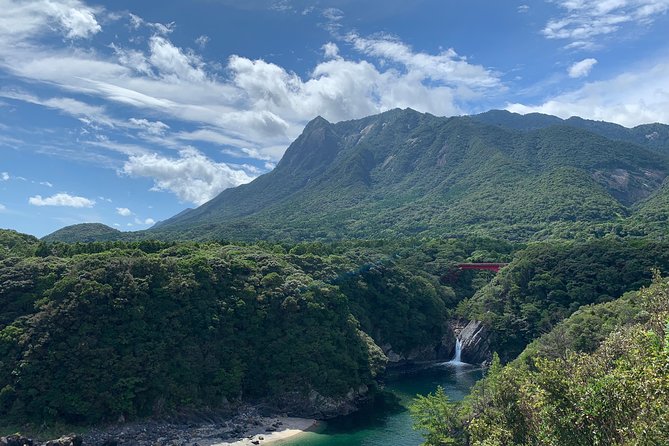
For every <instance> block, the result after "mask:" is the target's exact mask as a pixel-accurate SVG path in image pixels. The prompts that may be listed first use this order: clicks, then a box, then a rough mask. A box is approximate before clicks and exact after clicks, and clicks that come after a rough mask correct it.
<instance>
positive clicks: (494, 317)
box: [458, 239, 669, 361]
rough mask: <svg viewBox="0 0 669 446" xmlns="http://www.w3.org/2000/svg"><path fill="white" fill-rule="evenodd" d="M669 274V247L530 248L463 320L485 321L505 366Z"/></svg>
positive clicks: (594, 243)
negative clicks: (575, 317)
mask: <svg viewBox="0 0 669 446" xmlns="http://www.w3.org/2000/svg"><path fill="white" fill-rule="evenodd" d="M654 268H659V269H660V270H661V271H662V272H664V273H665V274H666V273H668V272H669V242H659V241H651V240H617V239H603V240H591V241H588V242H585V243H574V242H554V243H538V244H533V245H530V246H528V247H527V248H526V249H525V250H523V251H520V252H518V253H517V254H516V257H515V259H514V260H513V262H511V264H510V265H509V266H508V267H507V268H504V269H503V270H502V271H500V273H499V274H498V275H497V276H496V277H495V278H494V279H493V280H492V281H491V282H490V283H489V284H487V285H486V286H485V287H483V288H482V289H480V290H479V291H478V292H477V293H475V294H474V295H473V296H472V297H471V298H469V299H466V300H465V301H463V302H461V303H460V305H459V308H458V314H459V315H460V317H462V318H463V319H466V320H480V321H483V322H484V324H485V325H486V327H487V328H488V329H489V330H490V332H491V349H492V350H493V351H496V352H498V353H499V355H500V356H501V357H502V359H503V360H505V361H508V360H511V359H513V358H515V357H516V356H517V355H518V354H519V353H520V352H521V351H522V350H523V348H524V347H525V346H526V345H527V344H529V343H530V342H531V341H533V340H534V339H536V338H537V337H539V336H540V335H541V334H543V333H546V332H548V331H550V330H551V329H552V328H553V327H554V326H555V325H556V324H557V323H558V322H560V321H561V320H562V319H564V318H566V317H568V316H569V315H571V314H572V313H574V312H575V311H577V310H578V309H579V308H580V307H581V306H583V305H591V304H598V303H603V302H608V301H611V300H613V299H615V298H617V297H618V296H621V295H622V294H623V293H625V292H627V291H631V290H635V289H638V288H640V287H641V286H644V285H648V284H649V283H650V280H651V278H652V270H653V269H654Z"/></svg>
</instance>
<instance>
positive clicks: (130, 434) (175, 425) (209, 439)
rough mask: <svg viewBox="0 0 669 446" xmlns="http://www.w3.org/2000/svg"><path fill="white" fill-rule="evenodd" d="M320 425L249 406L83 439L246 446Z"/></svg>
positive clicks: (118, 444) (144, 445)
mask: <svg viewBox="0 0 669 446" xmlns="http://www.w3.org/2000/svg"><path fill="white" fill-rule="evenodd" d="M317 425H318V421H317V420H314V419H308V418H297V417H287V416H276V417H268V416H263V415H260V414H259V413H258V410H257V409H256V408H254V407H249V408H246V409H245V410H242V411H240V412H238V413H237V414H236V415H234V416H233V417H229V418H227V419H216V418H210V419H208V420H207V419H200V420H197V421H190V422H185V421H184V422H167V421H144V422H141V423H127V424H121V425H116V426H109V427H106V428H98V429H94V430H92V431H90V432H88V433H86V434H85V435H83V440H84V445H85V446H102V445H105V446H108V445H114V446H245V445H260V444H271V443H273V442H276V441H278V440H282V439H285V438H289V437H292V436H294V435H297V434H300V433H302V432H306V431H308V430H310V429H314V428H316V426H317Z"/></svg>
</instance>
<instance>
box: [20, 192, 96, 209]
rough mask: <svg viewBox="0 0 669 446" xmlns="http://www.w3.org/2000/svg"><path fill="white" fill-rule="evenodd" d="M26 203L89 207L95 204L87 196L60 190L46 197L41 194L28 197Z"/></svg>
mask: <svg viewBox="0 0 669 446" xmlns="http://www.w3.org/2000/svg"><path fill="white" fill-rule="evenodd" d="M28 203H30V204H32V205H33V206H65V207H73V208H90V207H93V206H94V205H95V200H90V199H88V198H84V197H79V196H76V195H70V194H68V193H65V192H61V193H58V194H55V195H52V196H50V197H46V198H42V196H41V195H35V196H34V197H30V198H29V199H28Z"/></svg>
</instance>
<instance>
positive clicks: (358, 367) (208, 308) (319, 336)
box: [0, 231, 514, 423]
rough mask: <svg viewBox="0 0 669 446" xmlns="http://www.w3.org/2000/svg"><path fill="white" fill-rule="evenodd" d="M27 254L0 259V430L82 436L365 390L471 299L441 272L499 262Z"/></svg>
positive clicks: (182, 246)
mask: <svg viewBox="0 0 669 446" xmlns="http://www.w3.org/2000/svg"><path fill="white" fill-rule="evenodd" d="M0 235H5V236H6V237H7V238H11V239H15V238H16V237H17V236H16V235H15V234H14V233H9V234H4V233H3V232H1V231H0ZM19 238H21V237H19ZM29 240H31V244H29V245H24V244H14V245H13V246H14V247H13V248H12V250H11V251H8V255H7V256H6V257H5V258H0V262H1V266H2V267H0V419H2V420H5V421H7V422H11V421H19V422H27V421H32V422H36V423H40V422H42V421H45V420H49V421H53V420H55V421H61V422H67V423H91V422H99V421H104V420H110V419H115V418H117V417H118V416H119V415H123V416H124V417H126V418H136V417H143V416H147V415H152V414H164V413H170V412H173V411H177V410H180V409H182V408H188V407H196V406H199V407H201V406H208V407H213V408H219V407H226V405H227V403H228V402H235V401H240V400H241V401H257V400H263V401H265V402H268V403H269V404H274V403H277V404H278V402H280V401H283V400H284V399H283V397H284V396H285V395H289V394H292V393H294V392H298V393H301V394H305V395H308V393H309V392H310V391H316V392H318V393H320V394H322V395H325V396H331V397H333V398H340V397H343V396H344V395H346V394H348V393H349V392H350V390H351V389H358V388H360V386H361V385H363V384H365V385H368V386H371V387H373V385H374V383H375V378H376V377H377V375H378V374H379V373H381V372H382V371H383V369H384V367H385V362H386V357H385V355H384V353H383V351H382V350H381V348H380V347H379V346H391V347H392V348H393V350H394V351H395V352H398V353H402V354H407V353H409V352H411V351H413V350H416V349H419V348H424V347H425V346H428V347H429V346H436V345H437V344H438V343H439V340H440V339H441V338H442V336H443V334H444V333H443V330H444V326H445V324H444V323H445V321H446V319H447V318H448V317H449V314H450V313H449V308H452V307H454V306H455V305H456V304H457V302H458V300H460V299H462V298H463V297H464V296H465V295H466V294H467V293H470V292H471V290H473V289H475V288H476V287H477V286H479V285H480V284H478V279H477V278H478V276H477V275H476V274H475V273H471V272H469V273H467V274H462V275H461V276H457V277H455V276H453V277H451V276H450V275H449V274H450V273H449V271H450V269H452V268H453V265H454V264H456V263H457V262H459V261H464V260H466V259H467V258H468V257H470V256H472V255H474V256H478V257H485V256H493V257H494V256H497V255H499V256H502V257H504V256H506V257H509V256H510V255H511V252H512V250H513V249H514V247H513V246H512V245H510V244H508V243H503V242H495V241H492V240H474V239H472V240H469V239H453V240H422V241H421V240H405V241H401V242H399V241H394V242H381V241H379V242H374V241H367V242H365V241H360V242H341V243H337V244H324V243H319V242H315V243H300V244H293V245H291V244H286V243H283V244H272V243H267V242H263V243H258V244H221V243H173V242H155V241H137V242H127V241H115V242H111V241H110V242H93V243H74V244H65V243H61V242H53V243H46V242H38V241H37V240H32V239H29ZM26 246H29V247H30V249H27V248H26Z"/></svg>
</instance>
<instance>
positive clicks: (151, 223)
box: [144, 218, 156, 225]
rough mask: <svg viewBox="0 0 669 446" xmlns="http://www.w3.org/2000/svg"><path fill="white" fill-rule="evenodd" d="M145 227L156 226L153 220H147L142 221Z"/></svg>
mask: <svg viewBox="0 0 669 446" xmlns="http://www.w3.org/2000/svg"><path fill="white" fill-rule="evenodd" d="M144 224H145V225H154V224H156V221H155V220H154V219H153V218H147V219H145V220H144Z"/></svg>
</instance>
